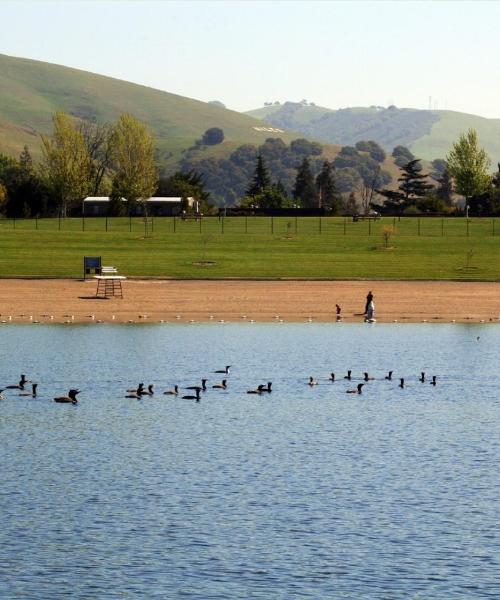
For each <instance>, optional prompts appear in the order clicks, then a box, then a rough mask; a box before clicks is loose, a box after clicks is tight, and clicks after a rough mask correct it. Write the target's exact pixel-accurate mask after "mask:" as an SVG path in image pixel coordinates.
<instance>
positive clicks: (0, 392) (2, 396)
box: [0, 390, 5, 400]
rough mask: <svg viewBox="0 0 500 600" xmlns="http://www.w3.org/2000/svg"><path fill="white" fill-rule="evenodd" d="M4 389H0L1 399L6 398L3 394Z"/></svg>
mask: <svg viewBox="0 0 500 600" xmlns="http://www.w3.org/2000/svg"><path fill="white" fill-rule="evenodd" d="M2 392H3V390H0V400H5V396H4V395H3V394H2Z"/></svg>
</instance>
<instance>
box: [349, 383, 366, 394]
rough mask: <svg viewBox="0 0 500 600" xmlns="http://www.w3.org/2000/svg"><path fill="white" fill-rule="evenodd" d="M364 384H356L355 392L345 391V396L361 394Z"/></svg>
mask: <svg viewBox="0 0 500 600" xmlns="http://www.w3.org/2000/svg"><path fill="white" fill-rule="evenodd" d="M364 385H365V384H364V383H358V385H357V386H356V389H355V390H346V394H362V393H363V392H362V390H363V386H364Z"/></svg>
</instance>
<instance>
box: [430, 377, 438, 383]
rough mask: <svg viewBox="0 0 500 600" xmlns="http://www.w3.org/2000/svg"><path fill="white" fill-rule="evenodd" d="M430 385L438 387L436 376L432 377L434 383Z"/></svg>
mask: <svg viewBox="0 0 500 600" xmlns="http://www.w3.org/2000/svg"><path fill="white" fill-rule="evenodd" d="M430 384H431V385H436V384H437V381H436V376H435V375H433V376H432V381H431V382H430Z"/></svg>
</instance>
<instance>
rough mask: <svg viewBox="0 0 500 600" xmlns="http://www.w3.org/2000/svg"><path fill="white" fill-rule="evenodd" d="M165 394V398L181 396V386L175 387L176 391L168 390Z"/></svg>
mask: <svg viewBox="0 0 500 600" xmlns="http://www.w3.org/2000/svg"><path fill="white" fill-rule="evenodd" d="M189 389H191V388H189ZM193 389H194V388H193ZM163 393H164V395H165V396H177V395H178V394H179V386H178V385H174V389H173V390H167V391H166V392H163Z"/></svg>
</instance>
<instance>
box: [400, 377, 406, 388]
mask: <svg viewBox="0 0 500 600" xmlns="http://www.w3.org/2000/svg"><path fill="white" fill-rule="evenodd" d="M404 386H405V380H404V377H401V379H400V380H399V387H400V388H401V389H403V388H404Z"/></svg>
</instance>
